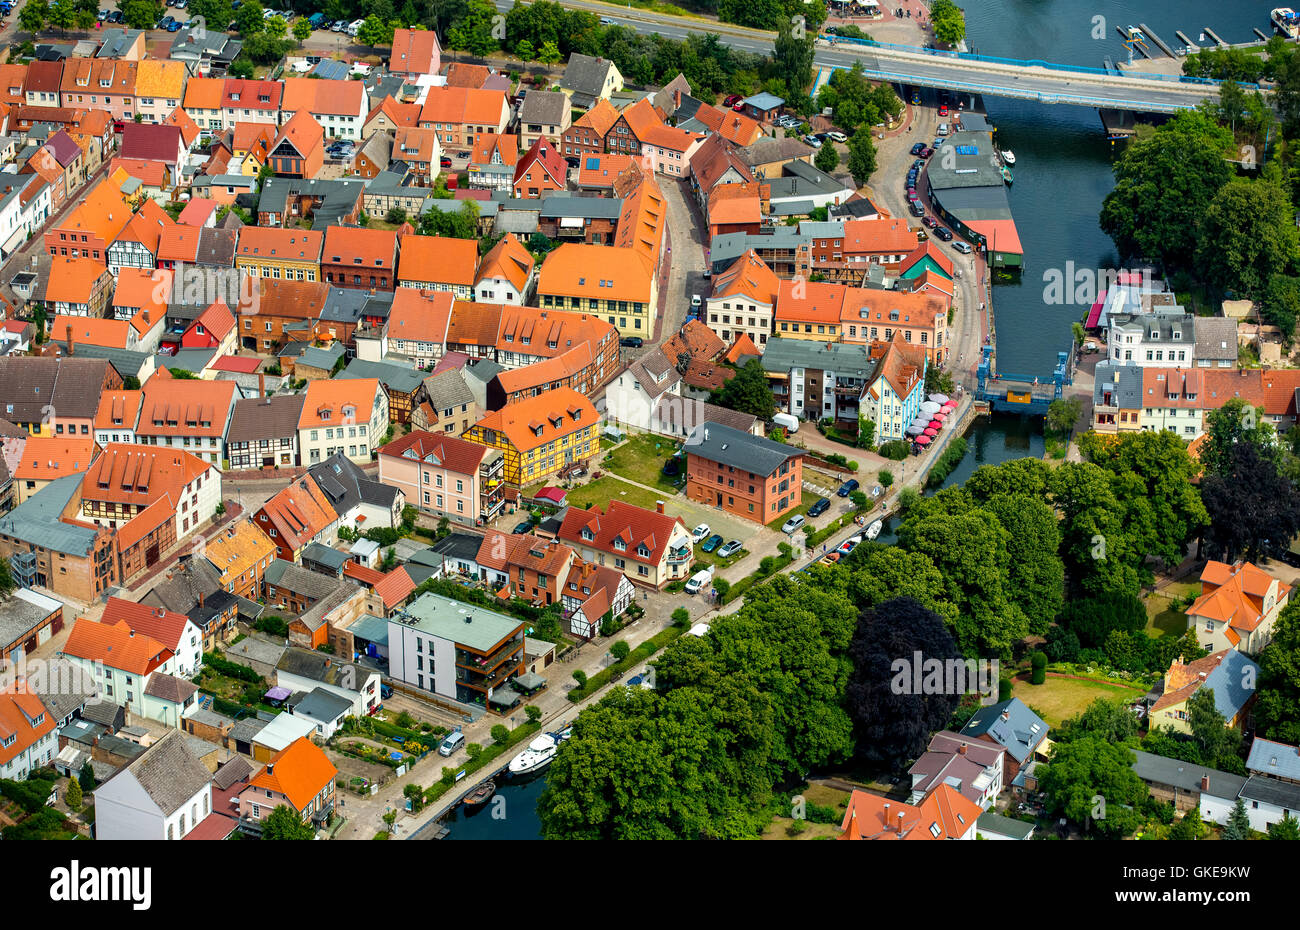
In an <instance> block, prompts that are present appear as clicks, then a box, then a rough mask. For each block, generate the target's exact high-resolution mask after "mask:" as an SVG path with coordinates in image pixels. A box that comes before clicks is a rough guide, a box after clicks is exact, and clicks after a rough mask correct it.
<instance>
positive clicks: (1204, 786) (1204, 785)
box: [1201, 775, 1210, 791]
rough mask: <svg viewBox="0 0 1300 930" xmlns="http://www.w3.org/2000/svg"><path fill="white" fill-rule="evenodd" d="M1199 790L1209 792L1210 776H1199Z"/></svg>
mask: <svg viewBox="0 0 1300 930" xmlns="http://www.w3.org/2000/svg"><path fill="white" fill-rule="evenodd" d="M1201 790H1202V791H1209V790H1210V776H1209V775H1202V776H1201Z"/></svg>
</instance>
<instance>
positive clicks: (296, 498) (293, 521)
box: [256, 381, 338, 549]
mask: <svg viewBox="0 0 1300 930" xmlns="http://www.w3.org/2000/svg"><path fill="white" fill-rule="evenodd" d="M317 383H320V382H315V381H313V382H312V384H317ZM263 517H266V519H265V520H263V519H262V518H263ZM337 519H338V514H337V513H335V512H334V508H333V507H332V506H331V505H330V502H329V498H328V497H326V496H325V492H324V491H322V490H321V489H320V486H319V485H317V484H316V482H315V480H314V479H313V478H312V477H311V475H304V476H303V477H302V478H299V479H298V480H297V481H295V482H294V483H293V484H291V485H289V486H288V487H287V488H285V489H284V490H282V491H280V492H279V493H278V494H276V495H275V496H274V497H272V498H271V499H270V500H269V501H267V502H266V503H265V504H263V505H262V509H261V510H259V511H258V512H257V515H256V520H257V523H258V525H259V526H267V527H269V528H271V529H274V530H275V531H276V534H277V538H278V539H279V540H283V541H284V542H285V544H286V545H288V546H289V548H290V549H297V548H299V547H301V546H303V545H305V544H306V543H307V542H308V541H310V540H311V538H312V537H313V536H315V535H316V534H317V533H319V532H320V531H321V530H323V529H325V527H327V526H329V525H330V524H331V523H333V522H334V521H335V520H337Z"/></svg>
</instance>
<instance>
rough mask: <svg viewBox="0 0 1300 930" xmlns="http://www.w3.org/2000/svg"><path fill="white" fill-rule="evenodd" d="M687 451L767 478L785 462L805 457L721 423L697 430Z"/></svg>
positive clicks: (793, 450) (797, 450)
mask: <svg viewBox="0 0 1300 930" xmlns="http://www.w3.org/2000/svg"><path fill="white" fill-rule="evenodd" d="M686 451H687V452H690V453H692V454H694V455H699V456H703V457H704V458H706V459H710V460H711V461H714V462H721V463H722V464H723V465H732V466H735V467H736V468H743V469H744V470H745V471H747V472H752V473H754V474H756V475H763V476H767V475H771V474H772V473H773V472H775V471H776V470H777V469H778V468H780V467H781V464H782V463H783V462H786V461H788V460H789V459H792V458H795V457H797V456H800V455H802V454H803V450H802V449H796V448H794V447H793V446H787V445H786V444H785V443H780V442H773V441H772V440H770V439H764V438H762V437H760V436H752V435H750V434H749V433H746V432H742V431H741V430H738V429H735V428H733V427H730V426H723V425H722V424H720V423H704V424H701V425H699V426H697V427H695V429H694V430H693V431H692V432H691V435H690V438H688V439H687V440H686Z"/></svg>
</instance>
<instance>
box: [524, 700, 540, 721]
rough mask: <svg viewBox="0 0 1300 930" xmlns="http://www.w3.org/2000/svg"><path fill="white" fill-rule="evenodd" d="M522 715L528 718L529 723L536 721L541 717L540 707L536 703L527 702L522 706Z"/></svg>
mask: <svg viewBox="0 0 1300 930" xmlns="http://www.w3.org/2000/svg"><path fill="white" fill-rule="evenodd" d="M524 716H525V717H527V718H528V722H529V723H536V722H537V721H539V720H541V719H542V709H541V708H540V707H538V706H537V705H536V704H529V705H528V706H527V707H525V708H524Z"/></svg>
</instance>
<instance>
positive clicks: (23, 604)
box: [0, 588, 63, 777]
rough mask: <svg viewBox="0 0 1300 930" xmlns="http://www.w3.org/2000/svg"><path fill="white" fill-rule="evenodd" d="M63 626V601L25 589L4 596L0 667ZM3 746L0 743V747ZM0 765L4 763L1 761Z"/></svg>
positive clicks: (0, 617)
mask: <svg viewBox="0 0 1300 930" xmlns="http://www.w3.org/2000/svg"><path fill="white" fill-rule="evenodd" d="M62 629H63V602H62V601H60V600H58V599H57V598H53V597H46V596H45V595H44V594H38V593H36V592H35V591H29V590H28V589H27V588H18V589H17V590H15V591H14V592H13V593H12V594H9V595H6V596H5V598H4V600H3V601H0V669H8V668H11V667H12V666H13V665H15V664H18V663H21V662H22V661H23V658H24V657H25V656H27V655H28V654H30V653H33V652H35V651H36V649H37V647H39V646H42V645H44V644H45V643H47V642H49V641H50V637H52V636H54V634H56V633H58V632H60V631H61V630H62ZM2 742H3V741H2V740H0V743H2ZM4 748H5V747H3V746H0V750H3V749H4ZM0 755H2V753H0ZM3 766H4V762H0V767H3ZM0 777H6V776H0Z"/></svg>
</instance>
